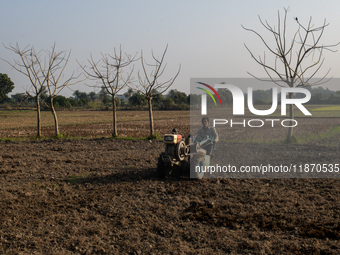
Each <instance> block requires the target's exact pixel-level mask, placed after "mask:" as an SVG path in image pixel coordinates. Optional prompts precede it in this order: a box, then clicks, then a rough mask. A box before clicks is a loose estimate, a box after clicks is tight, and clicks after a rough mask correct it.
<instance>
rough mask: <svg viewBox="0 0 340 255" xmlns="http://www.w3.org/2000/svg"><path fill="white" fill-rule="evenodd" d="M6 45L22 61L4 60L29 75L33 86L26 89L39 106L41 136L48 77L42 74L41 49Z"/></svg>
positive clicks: (39, 134)
mask: <svg viewBox="0 0 340 255" xmlns="http://www.w3.org/2000/svg"><path fill="white" fill-rule="evenodd" d="M4 47H5V48H6V49H8V50H11V51H13V52H14V53H16V54H18V55H19V56H20V61H18V60H14V64H12V63H10V62H9V61H7V60H5V59H2V60H4V61H5V62H7V63H8V64H9V65H10V66H12V67H13V68H14V69H15V70H16V71H18V72H20V73H22V74H23V75H25V76H27V77H28V79H29V80H30V83H31V85H32V86H31V88H30V89H26V93H27V95H28V96H30V97H32V98H35V101H36V108H37V137H40V136H41V114H40V96H41V94H42V93H43V91H44V89H45V86H46V82H47V80H46V77H44V76H43V75H42V68H43V67H42V66H41V62H40V61H39V58H40V54H41V51H39V52H36V51H35V49H34V47H30V46H29V45H28V46H26V47H25V48H24V49H22V50H21V49H20V47H19V45H18V44H16V46H15V47H14V46H12V45H10V46H9V47H6V46H5V45H4Z"/></svg>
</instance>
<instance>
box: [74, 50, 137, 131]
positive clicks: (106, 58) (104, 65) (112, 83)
mask: <svg viewBox="0 0 340 255" xmlns="http://www.w3.org/2000/svg"><path fill="white" fill-rule="evenodd" d="M101 55H102V58H101V59H100V60H99V61H94V60H93V58H92V55H91V56H90V59H88V63H89V68H87V67H86V65H81V64H79V62H78V64H79V66H80V67H81V68H82V69H83V71H84V73H85V75H86V76H87V77H88V78H90V79H95V80H100V81H101V82H102V84H103V86H104V87H105V89H106V91H107V92H108V93H109V94H110V95H111V98H112V105H113V107H112V113H113V132H112V136H117V135H118V132H117V115H116V111H117V109H116V100H115V97H116V94H117V93H118V92H119V91H121V90H122V89H124V88H125V87H126V86H128V85H129V84H130V83H131V82H132V73H133V68H132V69H131V70H130V71H129V72H123V69H124V68H126V67H127V66H129V65H130V64H131V63H132V62H133V61H135V59H136V56H137V54H136V55H134V56H131V55H128V54H123V52H122V49H121V47H120V48H119V51H118V52H117V51H116V48H114V55H113V56H111V55H109V54H105V55H104V54H101ZM87 69H89V70H87Z"/></svg>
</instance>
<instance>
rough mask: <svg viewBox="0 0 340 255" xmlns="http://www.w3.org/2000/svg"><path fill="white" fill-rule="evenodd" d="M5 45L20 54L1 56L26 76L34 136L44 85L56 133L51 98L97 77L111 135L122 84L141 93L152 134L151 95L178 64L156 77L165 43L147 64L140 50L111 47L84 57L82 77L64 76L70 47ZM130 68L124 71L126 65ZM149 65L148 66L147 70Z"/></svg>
mask: <svg viewBox="0 0 340 255" xmlns="http://www.w3.org/2000/svg"><path fill="white" fill-rule="evenodd" d="M5 48H6V49H8V50H10V51H12V52H14V53H15V54H17V55H18V56H19V57H20V60H14V62H13V63H11V62H9V61H7V60H5V59H2V60H4V61H5V62H7V63H8V64H9V65H10V66H11V67H13V68H14V69H15V70H16V71H18V72H19V73H21V74H23V75H25V76H27V78H28V79H29V81H30V86H29V87H28V88H26V93H27V95H28V96H30V97H32V98H34V99H35V101H36V108H37V136H38V137H40V136H41V116H40V101H41V100H40V96H41V94H42V93H43V91H44V90H45V89H47V91H48V93H49V98H50V102H49V105H48V107H49V108H50V110H51V113H52V115H53V118H54V125H55V135H56V136H58V134H59V126H58V118H57V113H56V111H55V108H54V105H53V100H54V98H55V97H56V96H57V95H59V93H60V92H61V91H62V90H63V89H64V88H66V87H69V86H71V85H74V84H76V83H79V82H81V81H84V80H85V79H92V80H97V81H100V83H101V87H104V88H105V89H106V91H107V93H108V94H109V95H110V96H111V99H112V105H113V108H112V113H113V114H112V115H113V131H112V136H117V135H118V131H117V115H116V109H117V108H116V100H115V99H116V98H115V97H116V95H117V93H119V92H120V91H121V90H123V89H124V88H126V87H129V88H130V89H133V90H134V91H136V92H139V93H141V94H143V95H144V96H145V98H146V99H147V101H148V105H149V117H150V138H153V137H154V126H153V114H152V98H153V97H154V96H156V95H157V94H162V93H163V92H165V91H166V90H167V89H168V88H169V87H170V86H171V85H172V84H173V83H174V81H175V79H176V78H177V76H178V74H179V72H180V69H181V67H180V66H179V69H178V72H177V73H176V75H175V76H174V77H173V78H171V79H169V80H167V81H162V82H161V81H160V78H161V76H162V74H163V73H164V70H165V67H166V65H165V64H164V58H165V55H166V52H167V49H168V46H166V48H165V50H164V52H163V54H162V56H161V57H160V58H157V57H155V56H154V54H153V52H152V57H153V61H154V63H151V64H148V63H146V62H145V60H144V57H143V53H142V52H141V57H140V58H137V54H135V55H134V56H131V55H128V54H126V53H123V52H122V49H121V47H120V48H119V50H116V48H114V53H113V55H110V54H101V58H100V59H99V60H98V61H97V60H94V58H93V57H92V55H90V58H89V59H88V60H87V62H88V65H83V64H80V63H79V62H78V61H77V62H78V64H79V66H80V67H81V69H82V70H83V74H84V76H85V78H83V79H79V77H80V76H81V74H78V75H75V73H74V72H73V73H72V74H70V75H69V76H68V77H65V75H64V74H65V69H66V67H67V64H68V63H69V59H70V55H71V51H56V46H55V44H54V45H53V46H52V48H51V50H41V51H38V52H37V51H35V49H34V47H30V46H26V47H25V48H24V49H21V48H20V47H19V45H18V44H16V46H15V47H14V46H12V45H10V46H8V47H7V46H5ZM137 60H141V65H142V71H139V72H138V81H139V84H138V85H136V84H135V83H134V82H135V80H134V78H133V76H132V75H133V72H134V66H133V62H135V61H137ZM128 67H130V69H129V70H128V71H127V68H128ZM148 68H149V70H148Z"/></svg>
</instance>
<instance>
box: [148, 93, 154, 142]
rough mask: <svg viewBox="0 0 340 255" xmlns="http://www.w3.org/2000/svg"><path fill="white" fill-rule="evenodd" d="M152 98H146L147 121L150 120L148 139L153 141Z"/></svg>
mask: <svg viewBox="0 0 340 255" xmlns="http://www.w3.org/2000/svg"><path fill="white" fill-rule="evenodd" d="M151 100H152V97H151V98H148V105H149V120H150V139H153V114H152V102H151Z"/></svg>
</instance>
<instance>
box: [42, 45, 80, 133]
mask: <svg viewBox="0 0 340 255" xmlns="http://www.w3.org/2000/svg"><path fill="white" fill-rule="evenodd" d="M46 53H47V59H48V60H49V64H48V65H47V68H45V69H43V70H42V74H43V77H46V85H47V89H48V92H49V95H50V98H49V100H50V102H49V103H50V105H49V107H50V110H51V113H52V115H53V119H54V134H55V136H57V135H59V124H58V117H57V113H56V111H55V108H54V104H53V100H54V98H55V97H56V96H58V95H59V93H60V92H61V91H62V90H63V89H64V88H66V87H68V86H70V85H74V84H75V83H78V82H80V81H79V80H78V81H75V80H76V79H77V78H79V76H80V74H79V75H77V76H75V75H74V72H73V73H72V74H71V75H70V76H69V77H68V78H66V79H64V71H65V68H66V66H67V64H68V61H69V59H70V55H71V50H70V51H69V52H68V53H67V51H59V52H57V51H56V50H55V44H54V45H53V46H52V49H51V51H46ZM72 81H74V82H73V83H72Z"/></svg>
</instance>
